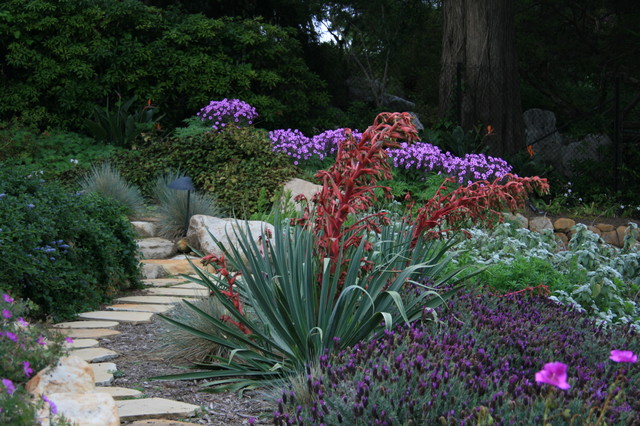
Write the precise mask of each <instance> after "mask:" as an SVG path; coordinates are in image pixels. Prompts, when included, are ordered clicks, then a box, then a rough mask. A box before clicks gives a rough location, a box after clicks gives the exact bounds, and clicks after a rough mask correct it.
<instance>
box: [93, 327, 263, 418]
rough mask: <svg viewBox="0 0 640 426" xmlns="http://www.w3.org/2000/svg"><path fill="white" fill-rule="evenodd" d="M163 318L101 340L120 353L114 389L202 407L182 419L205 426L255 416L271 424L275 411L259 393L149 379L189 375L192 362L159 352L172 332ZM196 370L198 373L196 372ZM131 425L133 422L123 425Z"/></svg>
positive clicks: (184, 381)
mask: <svg viewBox="0 0 640 426" xmlns="http://www.w3.org/2000/svg"><path fill="white" fill-rule="evenodd" d="M165 327H166V326H165V324H164V323H163V321H162V319H161V318H159V317H157V315H154V317H153V321H152V322H151V323H149V324H137V325H132V324H126V323H123V324H120V325H119V326H118V330H119V331H120V332H121V334H119V335H117V336H113V337H108V338H104V339H101V340H100V346H101V347H104V348H107V349H111V350H113V351H116V352H118V353H119V354H120V356H119V357H118V358H116V359H115V360H113V361H112V362H115V363H116V365H117V366H118V373H117V374H116V375H115V376H116V377H115V378H114V381H113V383H112V384H111V386H120V387H126V388H130V389H137V390H139V391H141V392H142V393H143V396H144V397H147V398H152V397H157V398H166V399H171V400H174V401H182V402H186V403H189V404H194V405H198V406H200V407H201V410H198V413H197V416H196V417H192V418H188V419H181V420H182V421H184V422H189V423H195V424H202V425H225V426H227V425H243V424H245V425H246V424H248V420H249V418H251V417H254V418H255V419H256V422H255V424H271V422H270V421H269V420H270V417H269V416H266V417H265V414H268V413H269V411H270V410H271V409H272V408H273V406H272V405H270V404H269V403H268V402H267V401H266V400H265V399H264V397H263V396H262V395H261V394H260V393H258V392H245V393H244V395H243V396H242V397H240V396H238V395H237V394H234V393H229V392H226V393H210V392H204V391H203V388H202V387H201V386H200V384H201V383H202V381H195V380H188V381H187V380H180V381H178V380H169V381H155V380H149V378H150V377H153V376H161V375H167V374H178V373H185V372H188V371H186V370H185V367H188V366H189V362H188V361H171V362H169V361H166V360H165V359H163V357H162V355H161V354H159V353H158V348H159V347H160V345H161V342H162V340H163V336H166V333H168V331H167V329H166V328H165ZM193 371H195V370H193ZM261 416H262V418H261ZM123 424H129V423H126V422H125V423H123Z"/></svg>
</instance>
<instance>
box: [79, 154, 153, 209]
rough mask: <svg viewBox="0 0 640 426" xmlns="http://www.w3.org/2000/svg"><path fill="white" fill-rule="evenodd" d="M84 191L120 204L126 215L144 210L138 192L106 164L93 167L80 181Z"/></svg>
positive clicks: (111, 166)
mask: <svg viewBox="0 0 640 426" xmlns="http://www.w3.org/2000/svg"><path fill="white" fill-rule="evenodd" d="M80 186H81V187H82V189H83V190H84V191H87V192H95V193H98V194H100V195H102V196H104V197H107V198H111V199H112V200H115V201H117V202H119V203H120V204H122V206H123V207H124V208H125V210H126V212H127V215H129V216H135V215H137V214H140V213H141V212H142V211H143V210H144V200H143V198H142V194H141V193H140V190H139V189H138V188H137V187H136V186H134V185H131V184H130V183H128V182H127V181H126V180H125V179H124V178H123V177H122V175H121V174H120V172H119V171H118V170H117V169H116V168H115V167H114V166H113V165H112V164H111V163H108V162H105V163H102V164H98V165H94V166H92V167H91V171H90V172H89V173H88V174H87V175H86V176H85V177H84V178H83V179H82V180H81V181H80Z"/></svg>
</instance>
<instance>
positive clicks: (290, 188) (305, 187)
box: [282, 178, 322, 211]
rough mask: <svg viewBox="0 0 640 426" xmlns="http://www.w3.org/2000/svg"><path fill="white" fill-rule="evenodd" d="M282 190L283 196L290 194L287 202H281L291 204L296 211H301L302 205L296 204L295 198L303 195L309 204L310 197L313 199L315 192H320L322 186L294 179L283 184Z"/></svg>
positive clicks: (301, 203) (300, 203)
mask: <svg viewBox="0 0 640 426" xmlns="http://www.w3.org/2000/svg"><path fill="white" fill-rule="evenodd" d="M282 189H283V192H284V194H285V195H286V194H291V196H290V197H289V199H288V200H283V201H286V202H287V203H290V204H293V205H294V206H295V209H296V210H297V211H302V210H303V205H304V204H303V202H296V201H295V198H296V197H297V196H298V195H304V196H305V197H306V198H307V200H308V201H309V202H310V201H311V197H313V196H314V195H315V194H316V193H317V192H320V191H322V185H316V184H315V183H312V182H309V181H306V180H303V179H297V178H294V179H291V180H290V181H289V182H287V183H285V184H284V187H283V188H282Z"/></svg>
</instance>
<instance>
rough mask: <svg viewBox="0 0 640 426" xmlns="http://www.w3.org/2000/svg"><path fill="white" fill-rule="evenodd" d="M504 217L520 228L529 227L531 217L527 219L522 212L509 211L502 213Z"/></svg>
mask: <svg viewBox="0 0 640 426" xmlns="http://www.w3.org/2000/svg"><path fill="white" fill-rule="evenodd" d="M502 217H504V220H505V221H507V222H513V223H515V224H517V225H518V226H519V227H520V228H529V219H527V218H526V217H525V216H524V215H523V214H522V213H516V214H512V213H509V212H504V213H502Z"/></svg>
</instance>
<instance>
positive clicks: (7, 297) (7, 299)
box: [2, 294, 14, 303]
mask: <svg viewBox="0 0 640 426" xmlns="http://www.w3.org/2000/svg"><path fill="white" fill-rule="evenodd" d="M2 298H3V299H4V301H5V302H7V303H13V300H14V299H13V297H11V296H9V295H8V294H3V295H2Z"/></svg>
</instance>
